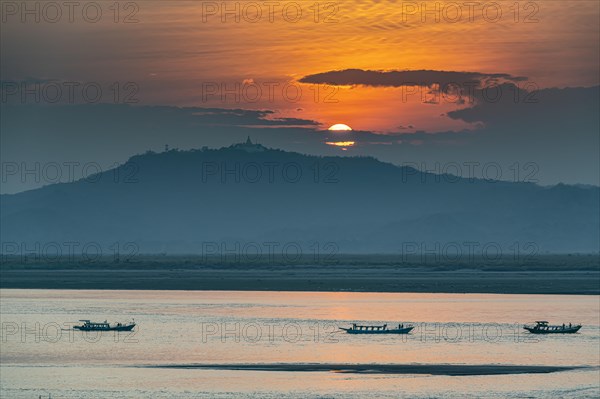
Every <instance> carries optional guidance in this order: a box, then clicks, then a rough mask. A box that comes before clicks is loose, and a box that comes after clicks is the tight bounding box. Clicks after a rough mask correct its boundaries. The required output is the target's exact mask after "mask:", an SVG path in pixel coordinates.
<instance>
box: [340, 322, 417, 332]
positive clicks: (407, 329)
mask: <svg viewBox="0 0 600 399" xmlns="http://www.w3.org/2000/svg"><path fill="white" fill-rule="evenodd" d="M413 328H415V327H414V326H411V325H407V326H405V325H404V324H398V328H388V326H387V324H384V325H382V326H360V325H357V324H353V325H352V327H350V328H344V327H340V330H344V331H346V332H347V333H348V334H408V333H409V332H410V331H411V330H412V329H413Z"/></svg>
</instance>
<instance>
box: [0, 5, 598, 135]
mask: <svg viewBox="0 0 600 399" xmlns="http://www.w3.org/2000/svg"><path fill="white" fill-rule="evenodd" d="M209 3H210V4H216V5H217V9H216V10H215V9H214V8H210V7H209V6H210V4H209ZM249 3H252V2H244V1H242V2H228V3H227V4H228V5H227V7H228V10H230V11H231V10H233V13H231V12H230V13H227V10H224V9H223V8H222V4H224V3H222V2H213V3H211V2H197V1H192V2H189V1H178V0H175V1H168V2H167V1H164V2H158V1H152V2H150V1H149V2H138V3H136V4H138V6H139V11H137V12H136V13H135V16H134V17H135V19H137V20H138V21H139V22H138V23H132V24H123V23H114V21H113V20H112V18H111V17H112V15H111V14H110V11H109V10H107V9H106V10H104V11H105V17H104V18H103V19H102V20H101V21H100V22H99V23H97V24H90V23H85V22H83V21H81V20H80V19H79V20H78V19H77V18H76V20H75V22H74V23H66V22H64V21H61V22H60V23H57V24H48V23H39V24H19V23H18V21H17V22H15V21H13V20H10V19H9V20H8V21H7V23H5V24H3V28H2V36H3V38H4V39H2V44H3V51H4V55H5V56H6V57H5V60H6V61H5V62H3V64H2V75H3V77H4V76H5V77H6V78H8V79H19V78H25V77H51V78H57V79H62V80H80V81H106V82H112V81H117V80H118V81H135V82H137V83H138V84H139V86H140V99H141V102H142V103H146V104H171V105H186V106H189V105H195V106H206V107H224V108H249V109H273V110H275V111H277V113H276V114H275V116H276V117H278V116H285V117H295V118H302V119H312V120H316V121H318V122H320V123H322V126H323V127H324V128H326V127H328V126H329V125H331V124H334V123H346V124H348V125H350V126H352V127H353V128H354V129H359V130H372V131H411V130H426V131H439V130H448V129H451V130H459V129H463V128H473V127H474V126H468V125H467V124H464V123H462V122H457V121H453V120H451V119H449V118H447V117H445V116H444V114H445V113H446V112H448V111H451V110H453V109H457V108H460V107H464V106H460V105H458V104H451V103H443V104H424V103H423V101H422V99H421V98H419V97H418V96H416V97H414V98H411V99H409V100H408V101H405V100H404V99H402V95H401V94H402V93H401V89H397V88H396V89H392V88H364V87H342V88H339V89H337V91H336V92H335V93H330V92H327V90H328V88H325V87H320V88H319V90H320V93H319V94H320V96H319V97H318V98H317V99H315V96H314V90H315V88H314V87H313V88H311V87H309V86H310V85H299V84H297V80H298V79H300V78H302V77H303V76H306V75H310V74H315V73H320V72H326V71H331V70H341V69H347V68H360V69H371V70H414V69H431V70H443V71H472V72H483V73H507V74H510V75H513V76H526V77H528V78H529V81H532V82H535V84H537V85H538V86H539V87H565V86H591V85H595V84H598V83H599V82H598V57H599V50H598V48H599V47H600V43H599V39H598V38H599V27H598V17H599V15H600V12H599V8H600V5H599V4H600V3H599V2H598V1H587V0H583V1H577V2H575V1H570V2H560V1H544V2H541V1H540V2H515V1H513V0H511V1H500V2H496V3H497V4H500V6H501V11H502V15H501V16H500V15H499V14H497V10H496V9H495V8H494V7H488V8H487V9H486V11H484V8H483V5H489V4H491V3H490V2H481V4H482V6H477V7H474V8H473V9H472V10H471V9H469V7H468V6H462V7H461V9H460V12H461V17H460V18H458V17H457V16H458V14H457V12H458V11H457V9H456V8H455V7H454V8H453V6H452V4H463V3H462V2H445V1H430V2H427V3H426V7H427V10H429V11H431V10H433V9H435V7H436V5H437V6H438V7H439V16H440V20H439V21H436V13H435V12H434V13H431V12H430V13H426V14H425V15H424V16H423V15H422V14H421V12H420V10H419V9H417V8H415V7H418V6H420V5H421V4H422V2H410V1H408V2H407V1H404V2H401V1H382V2H373V1H360V0H344V1H339V2H319V3H313V2H309V1H299V2H288V1H283V2H279V5H278V6H273V8H272V9H271V8H269V6H268V5H267V3H266V2H260V1H259V2H254V3H253V4H257V5H258V6H259V8H260V13H261V17H260V18H258V17H257V16H258V14H257V12H258V10H257V9H256V7H255V8H251V7H250V8H246V5H247V4H249ZM236 4H238V6H237V7H238V8H237V9H236ZM315 4H318V11H317V8H315ZM515 5H517V8H518V13H517V9H516V8H515ZM211 7H212V6H211ZM298 10H301V11H302V16H301V17H298V18H297V19H298V20H297V22H291V21H293V20H294V19H296V16H297V15H298V14H297V12H298ZM126 11H127V12H126ZM129 11H130V10H122V13H121V14H120V16H119V18H123V16H124V15H126V14H128V13H129ZM284 11H287V14H285V15H286V16H284ZM271 12H272V13H271ZM236 18H239V21H236ZM423 18H425V20H423ZM223 19H225V21H224V22H223ZM254 19H256V22H252V21H251V20H254ZM453 19H456V20H457V22H452V20H453ZM17 36H18V38H19V39H18V40H15V38H16V37H17ZM14 43H19V46H15V45H13V44H14ZM242 82H258V83H259V84H265V83H267V84H271V85H274V84H277V85H279V86H278V87H277V89H275V91H274V94H275V96H274V98H269V96H268V95H267V94H266V93H265V92H263V93H262V94H261V95H259V98H258V99H257V100H256V101H249V98H248V93H241V92H239V90H238V94H240V98H235V96H234V95H232V96H229V97H226V98H225V99H224V100H223V99H222V98H221V95H220V91H219V92H218V93H217V95H212V96H205V95H203V94H205V93H204V91H205V90H206V87H207V85H214V84H216V85H217V86H218V87H220V88H222V87H223V86H222V85H229V86H225V87H232V88H234V89H233V90H236V89H235V85H236V84H241V83H242ZM286 83H288V84H290V85H292V86H295V87H293V88H292V89H297V87H301V88H302V89H303V91H302V95H301V96H300V98H298V99H297V100H294V101H290V100H289V99H286V95H285V94H284V93H283V91H282V89H280V88H281V87H283V86H284V85H285V84H286ZM329 89H331V88H329ZM330 94H331V95H330ZM251 95H254V94H251ZM253 98H254V97H253ZM253 98H252V99H253ZM252 99H250V100H252ZM331 100H333V101H331ZM409 125H410V126H412V128H409V129H406V128H407V127H408V126H409Z"/></svg>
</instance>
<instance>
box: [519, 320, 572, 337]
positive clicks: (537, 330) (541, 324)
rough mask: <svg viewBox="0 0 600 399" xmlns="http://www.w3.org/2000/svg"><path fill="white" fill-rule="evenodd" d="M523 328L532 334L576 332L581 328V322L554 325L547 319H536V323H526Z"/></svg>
mask: <svg viewBox="0 0 600 399" xmlns="http://www.w3.org/2000/svg"><path fill="white" fill-rule="evenodd" d="M523 328H524V329H525V330H527V331H529V332H530V333H532V334H574V333H576V332H577V331H579V329H580V328H581V324H577V325H572V324H571V323H569V324H568V325H566V324H563V325H562V326H552V325H550V324H548V322H547V321H545V320H544V321H536V322H535V325H524V326H523Z"/></svg>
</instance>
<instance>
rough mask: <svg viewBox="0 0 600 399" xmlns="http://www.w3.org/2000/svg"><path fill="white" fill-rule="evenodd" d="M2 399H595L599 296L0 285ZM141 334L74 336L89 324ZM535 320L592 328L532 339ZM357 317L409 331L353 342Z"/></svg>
mask: <svg viewBox="0 0 600 399" xmlns="http://www.w3.org/2000/svg"><path fill="white" fill-rule="evenodd" d="M0 295H1V302H0V310H1V319H2V346H1V351H0V355H1V362H2V365H1V368H0V370H1V376H0V381H1V388H0V393H1V394H2V395H1V396H2V398H36V399H37V398H38V397H39V395H42V397H48V395H49V394H51V395H52V398H55V399H58V398H105V397H106V398H109V397H110V398H113V397H114V398H204V397H217V398H220V397H223V398H229V397H242V398H280V397H298V398H301V397H315V398H316V397H319V398H330V397H356V398H380V397H390V398H391V397H411V398H429V397H443V398H462V397H498V398H504V397H514V398H522V397H536V398H537V397H539V398H546V397H548V398H550V397H552V398H556V397H573V398H579V397H590V398H594V397H598V396H600V388H599V384H600V382H599V381H600V369H599V366H600V320H599V317H600V316H599V315H600V298H599V297H598V296H554V295H492V294H410V293H405V294H381V293H346V292H344V293H312V292H311V293H308V292H306V293H305V292H227V291H219V292H207V291H198V292H190V291H75V290H72V291H71V290H1V291H0ZM132 318H134V319H135V321H136V323H137V324H138V326H137V327H136V331H135V332H133V333H118V334H115V333H107V332H105V333H102V334H97V333H88V334H84V333H81V332H73V331H72V330H71V329H70V328H71V326H72V325H73V323H75V322H77V321H78V320H79V319H92V320H97V321H103V320H105V319H107V320H109V321H129V320H131V319H132ZM533 319H545V320H550V321H551V322H556V323H563V322H566V323H569V322H573V323H582V324H583V325H584V327H583V328H582V330H581V331H580V333H578V334H574V335H553V336H533V335H531V334H529V333H527V332H525V331H524V330H522V324H523V323H526V322H530V321H532V320H533ZM352 323H365V324H367V323H368V324H388V326H390V327H391V326H392V325H396V324H398V323H403V324H413V325H414V326H415V329H414V330H413V332H412V333H411V334H410V335H406V336H392V335H358V336H357V335H349V334H345V333H340V332H339V330H338V326H349V325H351V324H352ZM275 363H291V364H303V363H321V364H415V363H417V364H431V365H436V364H456V365H464V364H469V365H482V364H501V365H506V364H509V365H550V366H586V368H580V369H575V370H572V371H564V372H559V373H551V374H519V375H497V376H445V375H442V376H431V375H407V374H382V373H376V374H349V373H338V372H286V371H240V370H226V369H176V368H164V367H149V366H165V365H186V366H188V365H193V364H218V365H232V364H275Z"/></svg>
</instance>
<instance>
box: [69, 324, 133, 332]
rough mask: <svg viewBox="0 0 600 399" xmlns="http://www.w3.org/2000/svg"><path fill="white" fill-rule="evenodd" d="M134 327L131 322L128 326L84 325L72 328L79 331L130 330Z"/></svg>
mask: <svg viewBox="0 0 600 399" xmlns="http://www.w3.org/2000/svg"><path fill="white" fill-rule="evenodd" d="M133 327H135V324H131V325H128V326H116V327H106V328H105V327H85V326H75V327H73V329H75V330H80V331H131V330H133Z"/></svg>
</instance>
